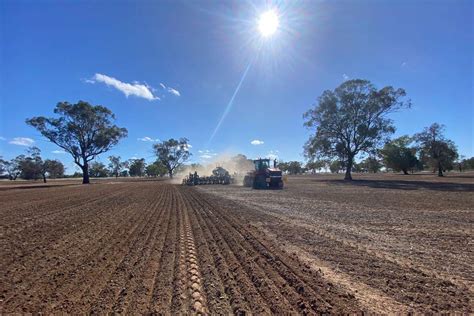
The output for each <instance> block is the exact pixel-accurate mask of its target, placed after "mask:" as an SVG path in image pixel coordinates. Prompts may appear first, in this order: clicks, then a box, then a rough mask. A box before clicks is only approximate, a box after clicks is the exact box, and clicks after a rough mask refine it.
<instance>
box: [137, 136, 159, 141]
mask: <svg viewBox="0 0 474 316" xmlns="http://www.w3.org/2000/svg"><path fill="white" fill-rule="evenodd" d="M137 140H139V141H142V142H159V141H160V140H159V139H158V138H151V137H148V136H145V137H142V138H137Z"/></svg>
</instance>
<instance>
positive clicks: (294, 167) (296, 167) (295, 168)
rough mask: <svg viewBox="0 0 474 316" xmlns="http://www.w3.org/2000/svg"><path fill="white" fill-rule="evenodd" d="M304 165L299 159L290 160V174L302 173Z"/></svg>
mask: <svg viewBox="0 0 474 316" xmlns="http://www.w3.org/2000/svg"><path fill="white" fill-rule="evenodd" d="M302 169H303V168H302V166H301V162H299V161H290V162H288V172H289V173H290V174H299V173H302V171H303V170H302Z"/></svg>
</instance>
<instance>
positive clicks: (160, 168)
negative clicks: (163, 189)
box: [145, 161, 168, 177]
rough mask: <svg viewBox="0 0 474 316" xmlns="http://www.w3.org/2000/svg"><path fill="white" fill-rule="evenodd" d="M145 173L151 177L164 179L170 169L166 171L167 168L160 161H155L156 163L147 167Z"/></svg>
mask: <svg viewBox="0 0 474 316" xmlns="http://www.w3.org/2000/svg"><path fill="white" fill-rule="evenodd" d="M145 172H146V174H147V176H149V177H157V176H160V177H162V176H164V175H165V174H166V173H167V172H168V169H166V167H165V166H164V165H163V164H162V163H161V162H160V161H155V162H154V163H152V164H150V165H148V166H146V168H145Z"/></svg>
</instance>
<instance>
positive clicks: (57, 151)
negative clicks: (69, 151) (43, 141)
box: [52, 150, 66, 155]
mask: <svg viewBox="0 0 474 316" xmlns="http://www.w3.org/2000/svg"><path fill="white" fill-rule="evenodd" d="M52 153H53V154H59V155H63V154H65V153H66V152H65V151H64V150H53V151H52Z"/></svg>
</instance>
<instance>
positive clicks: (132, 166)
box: [128, 158, 146, 177]
mask: <svg viewBox="0 0 474 316" xmlns="http://www.w3.org/2000/svg"><path fill="white" fill-rule="evenodd" d="M145 167H146V164H145V158H141V159H130V161H129V167H128V173H129V174H130V176H131V177H143V176H144V175H145Z"/></svg>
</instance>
